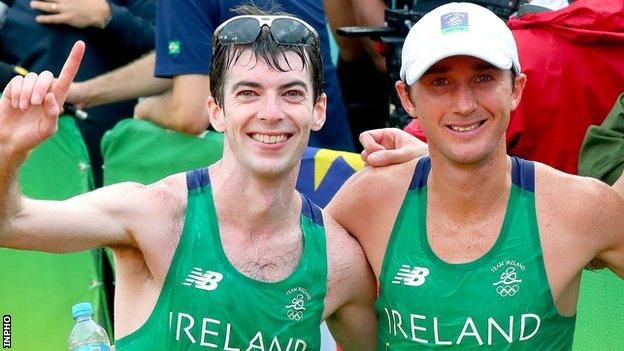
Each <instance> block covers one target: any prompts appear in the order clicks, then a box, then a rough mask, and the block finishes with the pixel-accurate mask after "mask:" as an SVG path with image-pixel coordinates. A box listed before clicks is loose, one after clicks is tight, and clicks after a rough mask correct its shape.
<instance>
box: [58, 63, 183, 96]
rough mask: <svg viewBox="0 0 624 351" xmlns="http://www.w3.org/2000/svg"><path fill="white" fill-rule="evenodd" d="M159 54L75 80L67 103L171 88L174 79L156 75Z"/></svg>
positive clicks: (161, 91)
mask: <svg viewBox="0 0 624 351" xmlns="http://www.w3.org/2000/svg"><path fill="white" fill-rule="evenodd" d="M155 60H156V54H155V52H153V51H152V52H150V53H149V54H147V55H145V56H143V57H141V58H139V59H137V60H135V61H133V62H131V63H129V64H127V65H126V66H123V67H120V68H118V69H116V70H114V71H111V72H108V73H106V74H103V75H100V76H98V77H95V78H92V79H89V80H87V81H84V82H79V83H73V84H72V85H71V87H70V88H69V94H68V95H67V102H69V103H71V104H74V105H76V107H78V108H88V107H92V106H99V105H103V104H108V103H113V102H118V101H125V100H131V99H136V98H137V97H140V96H151V95H155V94H161V93H163V92H165V91H166V90H167V89H169V88H170V87H171V79H168V78H156V77H154V66H155Z"/></svg>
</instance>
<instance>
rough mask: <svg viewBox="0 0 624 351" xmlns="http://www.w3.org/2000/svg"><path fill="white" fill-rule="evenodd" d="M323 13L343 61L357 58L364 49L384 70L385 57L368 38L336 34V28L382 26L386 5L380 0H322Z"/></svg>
mask: <svg viewBox="0 0 624 351" xmlns="http://www.w3.org/2000/svg"><path fill="white" fill-rule="evenodd" d="M323 2H324V5H325V13H326V14H327V19H328V20H329V24H330V27H331V28H332V32H333V34H334V38H335V39H336V43H337V44H338V47H339V49H340V57H341V58H342V59H343V60H345V61H352V60H355V59H357V58H358V57H359V56H360V55H361V54H362V52H363V51H364V50H365V51H366V52H367V53H368V54H369V55H370V56H371V58H372V59H373V61H374V62H375V65H376V66H377V67H378V69H379V71H380V72H385V70H386V63H385V58H384V57H382V56H381V55H380V54H379V53H378V52H377V51H376V49H375V44H374V43H373V41H372V40H371V39H369V38H347V37H343V36H341V35H338V34H337V32H336V30H337V29H338V28H340V27H347V26H367V27H371V26H383V25H384V23H385V20H384V10H385V8H386V5H385V4H384V2H383V1H382V0H324V1H323Z"/></svg>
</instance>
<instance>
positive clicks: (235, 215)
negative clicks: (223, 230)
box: [209, 160, 301, 235]
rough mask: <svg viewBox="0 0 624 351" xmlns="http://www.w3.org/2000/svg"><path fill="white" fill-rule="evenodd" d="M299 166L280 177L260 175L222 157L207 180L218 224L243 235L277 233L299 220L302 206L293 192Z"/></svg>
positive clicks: (212, 167)
mask: <svg viewBox="0 0 624 351" xmlns="http://www.w3.org/2000/svg"><path fill="white" fill-rule="evenodd" d="M298 171H299V168H298V167H295V169H293V170H291V171H290V172H289V173H288V174H285V175H283V176H276V177H274V178H270V179H269V178H266V177H259V176H257V175H254V174H252V173H251V172H249V171H248V170H245V169H241V167H240V165H239V164H238V163H236V162H224V160H221V161H219V162H218V163H216V164H214V165H212V166H211V167H210V170H209V172H210V179H211V183H212V188H213V190H214V191H213V196H214V200H215V207H216V210H217V217H218V219H219V223H220V225H225V226H228V227H233V228H236V230H237V231H238V232H240V233H243V234H249V235H256V234H258V233H272V232H273V233H278V232H280V230H279V229H280V228H284V227H290V226H292V225H293V224H295V222H296V223H298V220H299V213H300V209H301V200H300V196H299V194H298V193H297V192H296V191H295V184H296V181H297V175H298Z"/></svg>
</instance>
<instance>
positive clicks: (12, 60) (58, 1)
mask: <svg viewBox="0 0 624 351" xmlns="http://www.w3.org/2000/svg"><path fill="white" fill-rule="evenodd" d="M155 22H156V2H155V1H154V0H127V1H122V0H111V1H106V0H50V1H29V0H16V1H15V3H14V4H13V6H12V7H11V8H10V9H9V10H8V11H7V15H6V20H5V23H4V27H3V28H2V29H0V60H2V61H4V62H6V63H7V64H10V65H18V66H21V67H23V68H25V69H26V70H29V71H36V72H40V71H43V70H49V71H51V72H53V73H54V74H58V73H59V72H60V70H61V67H62V65H63V62H64V57H63V55H62V54H61V53H64V52H68V51H69V49H71V47H72V46H73V44H74V43H75V42H76V41H77V40H83V41H84V42H86V43H87V45H88V47H89V49H88V50H87V52H86V53H85V58H84V63H83V69H82V70H81V71H80V72H79V73H78V76H77V78H76V79H77V80H79V81H82V80H87V79H90V78H93V77H95V76H98V75H100V74H102V73H106V72H108V71H111V70H113V69H115V68H117V67H120V66H123V65H125V64H127V63H128V62H131V61H133V60H135V59H136V58H138V57H140V56H141V55H143V54H145V53H146V52H148V51H150V50H152V49H153V48H154V33H155ZM113 88H114V87H113ZM135 103H136V101H126V102H120V103H116V104H110V105H106V106H99V107H94V108H89V109H87V112H88V114H89V118H88V119H87V120H84V121H81V120H79V121H77V123H78V127H79V128H80V131H81V133H82V135H83V137H84V139H85V142H86V144H87V148H88V151H89V157H90V159H91V164H92V167H93V175H94V178H95V182H96V186H100V185H101V183H102V170H101V164H102V157H101V155H100V151H99V150H100V148H99V142H100V139H101V136H102V134H103V133H104V132H105V131H106V130H108V129H110V128H111V127H112V126H113V125H114V124H115V123H116V122H117V121H119V120H120V119H122V118H127V117H130V116H132V111H133V108H134V105H135Z"/></svg>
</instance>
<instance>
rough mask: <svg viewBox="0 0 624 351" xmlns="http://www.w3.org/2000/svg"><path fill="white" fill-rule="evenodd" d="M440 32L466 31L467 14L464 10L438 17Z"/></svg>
mask: <svg viewBox="0 0 624 351" xmlns="http://www.w3.org/2000/svg"><path fill="white" fill-rule="evenodd" d="M440 22H441V26H440V27H441V29H442V34H448V33H451V32H467V31H468V14H467V13H466V12H451V13H447V14H445V15H442V16H441V17H440Z"/></svg>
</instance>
